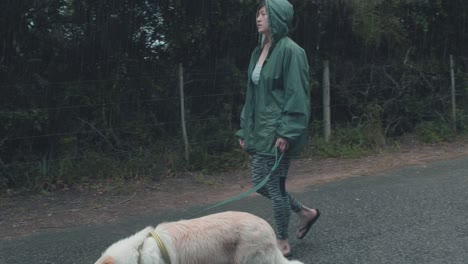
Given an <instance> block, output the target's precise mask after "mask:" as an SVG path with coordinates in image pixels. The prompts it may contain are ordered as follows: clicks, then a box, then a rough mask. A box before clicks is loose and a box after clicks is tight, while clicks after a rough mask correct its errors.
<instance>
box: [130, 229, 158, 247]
mask: <svg viewBox="0 0 468 264" xmlns="http://www.w3.org/2000/svg"><path fill="white" fill-rule="evenodd" d="M153 229H154V228H153V227H151V226H148V227H146V228H145V229H143V230H141V231H139V232H137V233H135V234H134V235H133V236H131V237H130V238H129V240H130V241H131V244H132V247H133V248H135V249H136V248H138V247H139V246H140V245H141V244H143V241H145V239H146V238H147V237H148V235H149V233H150V232H151V231H153Z"/></svg>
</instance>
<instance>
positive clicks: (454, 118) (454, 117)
mask: <svg viewBox="0 0 468 264" xmlns="http://www.w3.org/2000/svg"><path fill="white" fill-rule="evenodd" d="M454 64H455V63H454V62H453V55H452V54H450V80H451V84H452V86H451V93H452V129H453V131H457V105H456V97H455V92H456V91H455V70H454V67H455V65H454Z"/></svg>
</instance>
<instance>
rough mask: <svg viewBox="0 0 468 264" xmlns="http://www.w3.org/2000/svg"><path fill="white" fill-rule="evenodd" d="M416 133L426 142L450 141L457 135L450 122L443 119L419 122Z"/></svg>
mask: <svg viewBox="0 0 468 264" xmlns="http://www.w3.org/2000/svg"><path fill="white" fill-rule="evenodd" d="M415 134H416V135H417V138H418V139H420V140H421V141H423V142H425V143H438V142H447V141H448V142H450V141H453V140H454V139H455V137H456V133H455V132H454V131H453V130H452V128H451V127H450V124H449V123H447V122H445V121H443V120H439V121H427V122H422V123H419V124H418V125H416V128H415Z"/></svg>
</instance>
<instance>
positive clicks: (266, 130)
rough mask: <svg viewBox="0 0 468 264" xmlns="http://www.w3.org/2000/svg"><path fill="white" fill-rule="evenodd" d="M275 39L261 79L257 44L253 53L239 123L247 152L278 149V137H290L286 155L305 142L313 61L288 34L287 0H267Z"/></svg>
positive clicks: (297, 150) (290, 13)
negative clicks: (255, 79) (256, 79)
mask: <svg viewBox="0 0 468 264" xmlns="http://www.w3.org/2000/svg"><path fill="white" fill-rule="evenodd" d="M266 9H267V14H268V21H269V25H270V34H271V37H272V44H271V47H270V52H269V54H268V56H267V58H266V60H265V62H264V64H263V67H262V71H261V73H260V80H259V82H258V85H255V84H254V83H253V82H252V71H253V70H254V68H255V64H256V63H257V61H258V58H259V57H260V54H261V51H262V50H261V36H260V37H259V44H258V46H257V47H256V48H255V50H254V51H253V53H252V56H251V58H250V64H249V69H248V81H247V83H248V85H247V94H246V100H245V104H244V108H243V109H242V114H241V124H240V126H241V129H240V130H239V131H238V132H237V133H236V135H237V136H238V137H240V138H242V139H244V141H245V144H246V150H247V151H248V152H249V153H257V154H262V155H275V142H276V139H277V138H278V137H282V138H284V139H286V140H288V142H289V145H290V146H289V149H288V150H287V151H286V153H285V155H286V156H289V157H296V156H298V155H299V153H300V152H301V150H302V148H303V147H304V146H305V145H306V143H307V127H308V124H309V117H310V91H309V64H308V61H307V57H306V54H305V52H304V50H303V49H302V48H301V47H300V46H299V45H297V44H296V43H295V42H294V41H293V40H291V39H290V38H289V37H288V31H289V28H290V27H291V24H292V20H293V16H294V11H293V7H292V5H291V4H290V3H289V2H288V1H286V0H266Z"/></svg>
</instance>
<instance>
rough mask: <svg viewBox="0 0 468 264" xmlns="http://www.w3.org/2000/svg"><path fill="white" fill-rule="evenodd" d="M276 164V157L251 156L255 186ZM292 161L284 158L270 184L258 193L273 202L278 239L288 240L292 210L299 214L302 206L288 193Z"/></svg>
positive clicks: (273, 174) (272, 175)
mask: <svg viewBox="0 0 468 264" xmlns="http://www.w3.org/2000/svg"><path fill="white" fill-rule="evenodd" d="M274 164H275V157H273V156H265V155H259V154H253V155H252V156H251V168H252V181H253V184H254V186H256V185H257V184H259V183H260V182H261V181H262V180H263V179H264V178H265V177H266V176H268V174H269V173H270V171H271V168H272V167H273V165H274ZM289 164H290V159H288V158H285V157H283V159H282V160H281V162H280V164H279V166H278V168H277V169H276V170H275V171H274V172H273V173H272V174H271V176H270V179H269V180H268V182H267V183H266V184H265V186H263V187H262V188H260V189H259V190H258V191H257V192H258V193H259V194H261V195H263V196H265V197H266V198H268V199H270V200H271V203H272V205H273V216H274V218H275V228H276V235H277V237H278V239H280V240H284V239H287V238H288V226H289V218H290V216H291V210H292V211H294V212H299V211H300V209H301V207H302V205H301V203H300V202H299V201H298V200H297V199H296V198H294V196H292V195H291V194H290V193H288V192H287V191H286V176H287V174H288V169H289Z"/></svg>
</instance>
